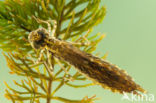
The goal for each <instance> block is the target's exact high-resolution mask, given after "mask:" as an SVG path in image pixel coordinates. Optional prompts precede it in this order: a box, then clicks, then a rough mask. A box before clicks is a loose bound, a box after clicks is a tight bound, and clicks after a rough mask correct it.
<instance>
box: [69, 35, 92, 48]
mask: <svg viewBox="0 0 156 103" xmlns="http://www.w3.org/2000/svg"><path fill="white" fill-rule="evenodd" d="M81 40H85V42H82V43H81V42H79V41H81ZM71 44H73V45H76V46H89V45H90V42H89V40H88V39H87V38H86V37H84V36H83V37H80V38H79V39H78V40H77V41H76V42H71Z"/></svg>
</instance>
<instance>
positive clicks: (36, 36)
mask: <svg viewBox="0 0 156 103" xmlns="http://www.w3.org/2000/svg"><path fill="white" fill-rule="evenodd" d="M47 38H49V34H48V32H47V31H46V29H44V28H39V29H37V30H34V31H32V32H31V33H30V34H29V36H28V40H29V42H30V44H31V46H32V47H33V48H34V49H41V48H44V47H45V45H46V44H45V39H47Z"/></svg>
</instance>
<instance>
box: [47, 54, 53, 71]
mask: <svg viewBox="0 0 156 103" xmlns="http://www.w3.org/2000/svg"><path fill="white" fill-rule="evenodd" d="M51 56H52V55H51V54H50V52H49V51H47V57H48V64H49V67H50V68H49V71H50V72H53V64H52V61H51Z"/></svg>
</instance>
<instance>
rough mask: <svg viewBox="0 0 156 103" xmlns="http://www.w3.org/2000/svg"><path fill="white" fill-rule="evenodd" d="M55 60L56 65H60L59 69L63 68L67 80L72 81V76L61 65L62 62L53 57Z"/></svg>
mask: <svg viewBox="0 0 156 103" xmlns="http://www.w3.org/2000/svg"><path fill="white" fill-rule="evenodd" d="M55 60H56V62H57V63H58V65H59V66H60V67H61V69H63V70H64V72H65V74H67V75H68V76H69V77H70V78H69V79H68V78H66V79H67V80H70V81H73V78H72V76H71V75H70V74H69V73H68V71H67V70H66V69H65V68H64V66H63V65H62V63H61V62H60V61H59V60H58V59H57V58H55Z"/></svg>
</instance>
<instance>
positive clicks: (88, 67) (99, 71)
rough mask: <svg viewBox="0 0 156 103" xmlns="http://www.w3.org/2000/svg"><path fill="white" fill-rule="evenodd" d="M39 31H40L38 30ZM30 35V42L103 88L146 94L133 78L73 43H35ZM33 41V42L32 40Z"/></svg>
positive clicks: (44, 39)
mask: <svg viewBox="0 0 156 103" xmlns="http://www.w3.org/2000/svg"><path fill="white" fill-rule="evenodd" d="M38 31H39V30H38ZM38 31H37V32H34V33H38V34H39V35H40V34H42V35H44V34H46V31H44V30H40V32H38ZM34 33H31V35H29V38H30V39H29V40H30V42H38V43H40V44H37V45H39V46H41V47H42V48H46V49H47V50H49V51H50V52H52V53H53V54H54V56H55V57H57V58H59V59H63V60H65V61H67V62H68V63H70V64H71V65H73V66H75V67H76V68H77V69H78V71H80V72H81V73H82V74H83V75H85V76H86V77H88V78H90V79H91V80H93V81H94V82H96V83H98V84H100V85H101V86H102V87H104V88H107V89H110V90H112V91H113V92H119V93H123V92H128V93H130V92H133V93H137V92H136V91H140V92H145V91H144V89H142V88H141V87H140V86H139V85H138V84H136V83H135V82H134V81H133V80H132V78H131V77H130V76H129V75H128V74H127V73H125V72H124V71H123V70H120V69H119V68H118V67H117V66H115V65H113V64H111V63H109V62H107V61H105V60H101V59H100V58H98V57H95V56H93V55H91V54H88V53H86V52H83V51H81V50H80V49H78V48H76V47H74V46H73V45H72V44H71V43H68V42H65V41H62V40H58V39H56V38H48V37H46V36H44V37H45V38H42V40H41V39H40V40H38V41H33V39H32V37H33V34H34ZM31 39H32V40H31Z"/></svg>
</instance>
